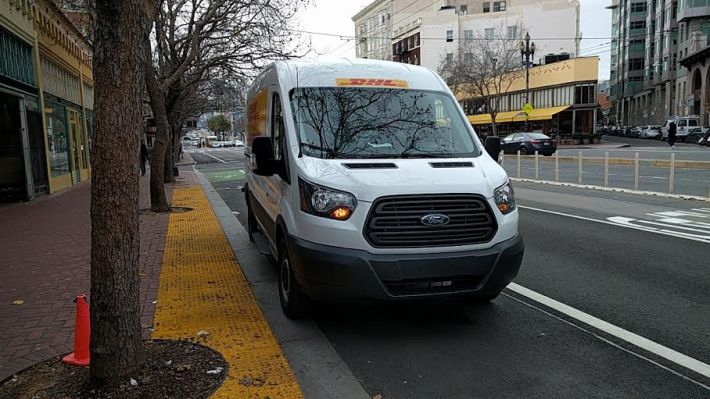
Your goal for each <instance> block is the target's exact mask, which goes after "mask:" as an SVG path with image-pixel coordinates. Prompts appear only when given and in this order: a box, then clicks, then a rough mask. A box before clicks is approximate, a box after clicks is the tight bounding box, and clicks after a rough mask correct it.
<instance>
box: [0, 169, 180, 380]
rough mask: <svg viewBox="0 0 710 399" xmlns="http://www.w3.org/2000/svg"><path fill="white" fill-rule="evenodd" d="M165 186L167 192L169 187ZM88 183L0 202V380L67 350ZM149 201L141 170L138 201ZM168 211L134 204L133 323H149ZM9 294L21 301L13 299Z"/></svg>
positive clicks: (84, 260) (86, 230) (82, 279)
mask: <svg viewBox="0 0 710 399" xmlns="http://www.w3.org/2000/svg"><path fill="white" fill-rule="evenodd" d="M166 188H168V193H169V195H170V189H169V187H166ZM89 202H90V185H89V183H88V182H87V183H81V184H79V185H78V186H76V187H73V188H71V189H68V190H66V191H63V192H60V193H57V194H53V195H51V196H48V197H44V198H40V199H38V200H36V201H33V202H29V203H19V204H12V205H8V206H3V207H0V326H1V327H0V381H2V380H3V379H5V378H7V377H9V376H11V375H12V374H13V373H15V372H18V371H20V370H22V369H24V368H26V367H28V366H31V365H32V364H34V363H37V362H39V361H42V360H45V359H48V358H50V357H53V356H57V355H61V354H64V353H67V352H71V351H72V345H73V337H74V335H73V334H74V303H73V302H72V300H73V299H74V297H75V295H76V294H79V293H87V294H88V293H89V284H90V270H89V268H90V239H91V231H90V229H91V226H90V219H89ZM149 206H150V197H149V193H148V175H146V176H145V177H142V178H141V195H140V208H141V209H147V208H149ZM167 225H168V215H167V214H165V215H156V214H151V213H148V212H142V213H141V216H140V229H141V251H140V265H141V268H140V274H141V287H140V289H141V294H140V295H141V302H142V303H141V310H142V315H141V325H142V326H143V328H144V331H143V332H144V336H145V337H148V336H149V334H150V331H149V330H148V328H149V327H150V326H151V324H152V320H153V314H154V311H155V304H154V303H153V302H154V301H155V300H156V297H157V289H158V278H159V275H160V264H161V262H162V257H163V245H164V240H165V234H166V230H167ZM15 300H22V301H24V303H23V304H21V305H15V304H13V301H15Z"/></svg>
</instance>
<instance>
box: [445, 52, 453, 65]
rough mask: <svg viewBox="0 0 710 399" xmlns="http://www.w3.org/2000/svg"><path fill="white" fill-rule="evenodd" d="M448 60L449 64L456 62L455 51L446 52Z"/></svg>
mask: <svg viewBox="0 0 710 399" xmlns="http://www.w3.org/2000/svg"><path fill="white" fill-rule="evenodd" d="M446 62H447V63H449V64H450V63H452V62H454V53H446Z"/></svg>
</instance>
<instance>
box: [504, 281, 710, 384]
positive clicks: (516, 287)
mask: <svg viewBox="0 0 710 399" xmlns="http://www.w3.org/2000/svg"><path fill="white" fill-rule="evenodd" d="M508 289H510V290H511V291H513V292H516V293H518V294H519V295H522V296H524V297H526V298H528V299H530V300H533V301H535V302H538V303H540V304H542V305H544V306H548V307H551V306H549V305H547V304H546V303H543V302H541V301H539V300H538V299H540V298H545V300H546V301H552V302H554V303H556V304H559V305H562V306H564V307H567V308H569V309H572V310H574V311H576V312H579V313H581V314H583V315H586V316H588V317H590V318H592V319H594V320H598V321H600V322H602V323H606V322H605V321H603V320H599V319H597V318H596V317H594V316H591V315H588V314H587V313H584V312H581V311H579V310H576V309H574V308H572V307H569V306H567V305H564V304H562V303H560V302H557V301H555V300H554V299H551V298H548V297H546V296H544V295H542V294H539V293H537V292H535V291H532V290H530V289H528V288H525V287H522V286H520V285H518V284H515V283H510V284H509V285H508ZM520 291H524V292H525V293H522V292H520ZM526 293H531V294H534V296H535V298H532V297H530V296H528V295H526ZM502 294H503V295H505V296H507V297H508V298H510V299H512V300H514V301H516V302H520V303H522V304H523V305H525V306H528V307H530V308H532V309H535V310H537V311H540V312H542V313H544V314H546V315H548V316H550V317H552V318H554V319H556V320H559V321H561V322H562V323H565V324H567V325H569V326H572V327H574V328H576V329H578V330H580V331H583V332H585V333H587V334H590V335H592V336H594V337H595V338H597V339H599V340H600V341H602V342H605V343H607V344H609V345H611V346H613V347H615V348H617V349H620V350H622V351H624V352H626V353H629V354H631V355H633V356H636V357H638V358H639V359H643V360H645V361H647V362H649V363H651V364H653V365H655V366H658V367H660V368H662V369H664V370H666V371H669V372H671V373H672V374H675V375H677V376H679V377H681V378H683V379H685V380H687V381H690V382H692V383H694V384H696V385H698V386H700V387H703V388H705V389H707V390H710V387H709V386H707V385H705V384H703V383H702V382H699V381H696V380H695V379H693V378H691V377H688V376H686V375H684V374H681V373H679V372H677V371H675V370H673V369H671V368H669V367H666V366H664V365H662V364H660V363H658V362H656V361H654V360H652V359H649V358H648V357H646V356H643V355H641V354H640V353H637V352H634V351H633V350H630V349H627V348H624V347H623V346H621V345H619V344H617V343H615V342H613V341H611V340H609V339H607V338H604V337H603V336H601V335H599V334H596V333H595V332H593V331H590V330H588V329H586V328H584V327H582V326H579V325H577V324H575V323H572V322H570V321H567V320H565V319H564V318H562V317H559V316H557V315H555V314H553V313H550V312H548V311H546V310H544V309H542V308H539V307H537V306H535V305H533V304H530V303H528V302H525V301H523V300H521V299H519V298H516V297H514V296H512V295H509V294H507V293H505V292H503V293H502ZM553 309H555V308H553ZM555 310H557V311H559V312H561V313H564V314H566V315H567V316H571V315H569V314H567V313H565V312H563V311H561V310H559V309H555ZM571 317H573V318H575V317H574V316H571ZM575 319H576V320H578V321H581V322H583V323H585V324H587V325H589V326H592V327H595V328H599V327H597V326H595V325H592V324H589V323H587V322H586V321H584V320H580V319H577V318H575ZM606 324H608V325H610V326H612V327H614V328H615V329H619V330H621V331H623V332H624V333H626V334H631V336H635V337H639V338H641V339H642V340H646V341H648V342H650V343H651V344H653V345H658V346H660V347H661V348H664V349H666V350H668V351H670V352H672V353H677V354H679V355H681V357H683V358H682V359H685V358H687V359H690V360H691V363H692V364H691V365H695V364H694V363H695V362H697V363H700V365H701V367H704V368H705V369H704V371H706V372H707V371H708V370H707V368H709V367H710V366H708V365H707V364H705V363H702V362H700V361H699V360H696V359H693V358H691V357H689V356H686V355H683V354H682V353H679V352H676V351H674V350H672V349H669V348H666V347H665V346H662V345H659V344H657V343H655V342H653V341H650V340H648V339H646V338H643V337H641V336H639V335H637V334H634V333H631V332H628V331H626V330H624V329H622V328H620V327H616V326H614V325H612V324H609V323H606ZM602 331H605V330H602ZM605 332H607V333H609V334H610V335H614V334H612V333H610V332H608V331H605ZM626 334H624V336H625V337H628V335H626ZM614 336H615V337H617V338H621V337H618V336H617V335H614ZM621 339H622V340H624V341H626V342H629V343H631V344H633V345H635V346H637V347H638V346H639V345H637V344H636V343H634V342H630V341H628V340H627V339H625V338H621ZM644 349H645V348H644ZM646 350H648V349H646ZM649 352H652V353H656V352H653V351H649ZM670 352H664V353H667V354H669V353H670ZM656 354H657V355H659V356H662V355H660V354H658V353H656ZM662 357H664V358H665V356H662ZM666 359H667V358H666ZM679 359H680V358H679ZM673 363H676V364H678V363H677V362H675V361H673ZM683 367H686V366H683Z"/></svg>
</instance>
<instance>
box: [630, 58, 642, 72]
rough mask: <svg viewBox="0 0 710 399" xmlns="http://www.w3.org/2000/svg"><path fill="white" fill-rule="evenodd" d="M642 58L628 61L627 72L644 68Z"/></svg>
mask: <svg viewBox="0 0 710 399" xmlns="http://www.w3.org/2000/svg"><path fill="white" fill-rule="evenodd" d="M644 63H645V62H644V59H643V58H632V59H630V60H629V71H640V70H642V69H643V67H644Z"/></svg>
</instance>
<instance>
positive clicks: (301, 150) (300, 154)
mask: <svg viewBox="0 0 710 399" xmlns="http://www.w3.org/2000/svg"><path fill="white" fill-rule="evenodd" d="M296 89H298V65H296ZM291 109H293V107H292V108H291ZM296 121H297V122H298V116H296ZM297 130H298V129H297ZM296 140H298V157H299V158H303V145H302V144H301V134H300V133H299V132H298V131H296Z"/></svg>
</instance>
